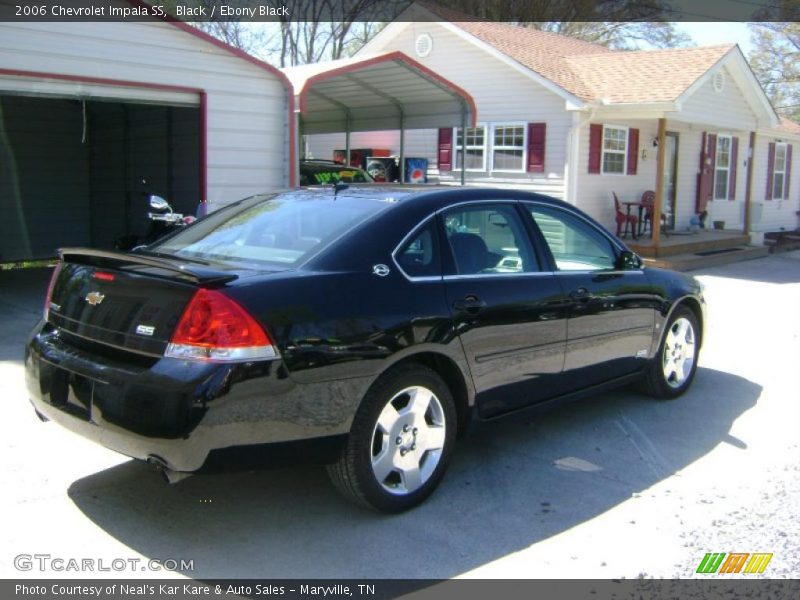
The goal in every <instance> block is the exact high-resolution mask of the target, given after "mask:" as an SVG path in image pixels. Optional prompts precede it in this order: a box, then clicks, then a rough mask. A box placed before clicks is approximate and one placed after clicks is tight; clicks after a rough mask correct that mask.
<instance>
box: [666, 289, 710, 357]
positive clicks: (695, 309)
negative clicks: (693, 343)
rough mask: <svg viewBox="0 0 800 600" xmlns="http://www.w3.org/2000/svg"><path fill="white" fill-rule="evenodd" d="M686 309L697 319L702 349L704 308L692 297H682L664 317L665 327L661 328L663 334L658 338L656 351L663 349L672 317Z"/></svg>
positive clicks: (699, 344) (699, 345) (699, 343)
mask: <svg viewBox="0 0 800 600" xmlns="http://www.w3.org/2000/svg"><path fill="white" fill-rule="evenodd" d="M684 306H685V307H686V308H688V309H689V310H691V311H692V313H693V314H694V316H695V318H696V319H697V325H698V329H699V331H698V332H697V336H698V346H697V347H698V348H700V347H702V345H703V337H704V336H703V327H704V311H703V306H702V305H701V304H700V301H699V300H698V299H697V298H696V297H695V296H691V295H687V296H682V297H680V298H678V299H677V300H676V301H675V302H673V303H672V306H671V307H670V309H669V312H667V314H666V315H665V316H664V320H663V326H662V327H661V334H660V335H659V337H658V345H656V351H657V350H658V348H661V343H662V342H663V341H664V336H665V335H666V334H667V327H666V325H667V323H669V321H670V319H672V315H674V314H675V311H676V310H678V309H679V308H681V307H684Z"/></svg>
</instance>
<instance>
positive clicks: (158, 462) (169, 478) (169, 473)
mask: <svg viewBox="0 0 800 600" xmlns="http://www.w3.org/2000/svg"><path fill="white" fill-rule="evenodd" d="M147 462H148V463H149V464H151V465H153V466H154V467H155V468H156V470H157V471H158V472H159V474H160V475H161V477H162V478H163V479H164V481H165V482H166V483H178V482H179V481H181V480H182V479H186V478H187V477H191V476H192V475H193V473H187V472H186V471H175V470H173V469H170V468H169V467H168V466H167V463H166V462H165V461H164V459H162V458H161V457H159V456H154V455H150V456H148V457H147Z"/></svg>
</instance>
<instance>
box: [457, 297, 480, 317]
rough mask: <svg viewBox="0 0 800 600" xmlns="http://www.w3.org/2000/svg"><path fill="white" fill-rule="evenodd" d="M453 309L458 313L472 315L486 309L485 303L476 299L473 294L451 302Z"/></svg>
mask: <svg viewBox="0 0 800 600" xmlns="http://www.w3.org/2000/svg"><path fill="white" fill-rule="evenodd" d="M453 308H454V309H455V310H457V311H458V312H466V313H470V314H473V315H474V314H476V313H479V312H480V311H481V310H483V309H484V308H486V302H484V301H483V300H481V299H480V298H478V296H476V295H475V294H469V295H467V296H464V299H463V300H456V301H455V302H453Z"/></svg>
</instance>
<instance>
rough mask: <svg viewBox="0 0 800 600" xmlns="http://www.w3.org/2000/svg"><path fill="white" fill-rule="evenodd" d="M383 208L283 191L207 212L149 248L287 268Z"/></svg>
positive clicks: (373, 202) (365, 202) (366, 202)
mask: <svg viewBox="0 0 800 600" xmlns="http://www.w3.org/2000/svg"><path fill="white" fill-rule="evenodd" d="M387 206H388V205H387V204H386V203H385V202H381V201H379V200H374V199H367V198H353V197H347V196H344V197H343V196H339V197H338V198H336V197H335V196H334V194H333V191H330V192H328V191H326V192H325V193H320V194H309V193H308V192H285V193H282V194H276V195H270V196H254V197H252V198H248V199H246V200H243V201H241V202H239V203H237V204H235V205H233V206H229V207H227V208H224V209H222V210H220V211H217V212H214V213H211V214H209V215H208V216H207V217H206V218H204V219H202V220H201V221H198V222H197V223H195V224H193V225H192V226H190V227H189V228H187V229H186V231H183V232H181V233H178V234H177V235H174V236H173V237H170V238H169V239H166V240H164V241H163V242H161V243H156V244H154V245H153V246H150V247H149V248H148V250H152V251H155V252H159V253H164V254H173V255H175V256H180V257H184V258H195V259H201V260H209V261H215V262H220V261H221V262H239V263H248V264H251V263H255V264H264V265H270V266H278V267H284V268H291V267H295V266H297V265H299V264H301V263H302V262H303V261H304V260H305V259H306V258H308V257H310V256H312V255H313V254H316V253H317V252H318V251H319V250H320V249H322V248H324V247H325V246H326V245H328V244H329V243H331V242H332V241H333V240H335V239H337V238H339V237H340V236H341V235H342V234H344V233H346V232H347V231H349V230H351V229H353V228H354V227H356V226H358V225H359V224H360V223H362V222H364V221H365V220H367V219H368V218H369V217H371V216H372V215H374V214H376V213H377V212H379V211H380V210H382V209H384V208H386V207H387Z"/></svg>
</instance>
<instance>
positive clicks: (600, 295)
mask: <svg viewBox="0 0 800 600" xmlns="http://www.w3.org/2000/svg"><path fill="white" fill-rule="evenodd" d="M525 206H526V207H527V209H528V210H529V212H530V214H531V216H532V217H533V220H534V221H535V223H536V226H537V228H538V230H539V231H540V232H541V236H542V238H544V241H545V243H546V244H547V247H548V248H549V250H550V254H551V260H552V262H553V265H552V267H553V268H554V272H555V275H556V278H557V279H558V281H559V284H560V285H561V287H562V290H563V292H564V294H565V295H566V297H567V298H568V301H569V304H570V310H569V318H568V321H567V349H566V354H565V359H564V378H563V379H564V380H565V381H567V382H569V384H570V385H571V388H572V390H577V389H581V388H585V387H589V386H591V385H595V384H598V383H601V382H604V381H608V380H610V379H614V378H617V377H621V376H623V375H627V374H629V373H633V372H634V371H636V370H638V369H640V368H641V367H643V366H644V362H643V359H645V358H647V357H648V354H649V350H650V346H651V345H652V342H653V331H654V325H655V311H656V309H657V306H658V299H657V297H656V296H655V295H654V294H653V291H652V289H651V287H650V284H649V282H648V280H647V277H646V276H645V274H644V271H643V270H642V269H635V270H629V271H628V270H621V269H619V268H618V265H617V261H618V254H619V249H618V248H617V247H616V246H615V244H614V243H613V242H612V241H611V239H610V238H609V237H608V235H606V233H605V232H603V231H602V230H601V229H600V228H599V227H597V226H596V225H594V224H593V223H591V222H589V221H587V220H586V219H584V218H583V217H581V216H580V215H578V214H577V213H574V212H572V211H570V210H567V209H561V208H554V207H550V206H545V205H542V204H536V203H526V204H525Z"/></svg>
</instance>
